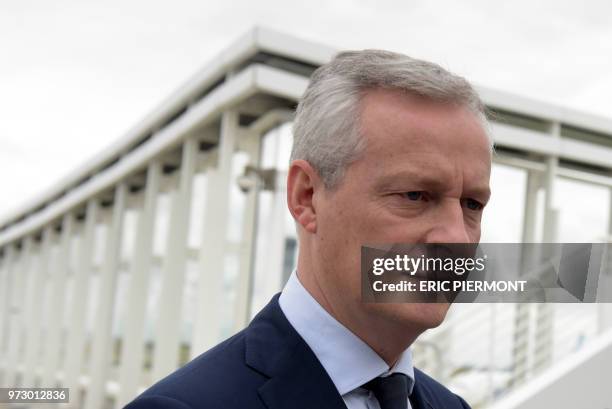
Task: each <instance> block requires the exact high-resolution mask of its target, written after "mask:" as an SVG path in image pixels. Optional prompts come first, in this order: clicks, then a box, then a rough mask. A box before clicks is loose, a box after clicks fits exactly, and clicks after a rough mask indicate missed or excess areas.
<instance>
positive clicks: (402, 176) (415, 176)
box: [377, 170, 446, 189]
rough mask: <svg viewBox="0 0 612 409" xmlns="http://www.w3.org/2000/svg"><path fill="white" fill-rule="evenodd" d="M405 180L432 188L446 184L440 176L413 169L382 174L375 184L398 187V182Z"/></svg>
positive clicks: (382, 187)
mask: <svg viewBox="0 0 612 409" xmlns="http://www.w3.org/2000/svg"><path fill="white" fill-rule="evenodd" d="M406 182H408V183H416V184H419V185H422V186H429V187H434V188H443V187H444V185H445V184H446V181H445V180H444V178H441V177H434V176H432V175H428V174H423V173H421V172H418V171H413V170H402V171H399V172H394V173H391V174H387V175H384V176H382V177H381V178H380V180H379V181H378V183H377V185H378V187H379V188H381V189H387V188H392V187H398V186H397V185H398V184H400V183H406Z"/></svg>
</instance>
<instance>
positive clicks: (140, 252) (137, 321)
mask: <svg viewBox="0 0 612 409" xmlns="http://www.w3.org/2000/svg"><path fill="white" fill-rule="evenodd" d="M160 179H161V164H160V162H159V161H157V160H156V161H154V162H152V163H151V164H149V167H148V169H147V181H146V184H145V191H144V203H143V207H142V210H141V212H140V216H139V217H138V227H137V232H136V247H135V249H134V258H133V261H132V265H131V268H132V269H131V279H130V288H129V289H128V292H129V293H128V297H127V300H128V308H127V310H126V315H127V317H126V320H125V323H126V324H125V330H124V333H123V343H122V345H123V349H122V351H121V369H120V374H119V388H120V389H119V399H117V402H116V405H115V407H117V408H122V407H123V406H125V405H126V404H127V403H128V402H129V401H131V400H132V399H133V398H134V397H135V396H136V394H137V393H138V388H139V387H140V383H141V382H142V372H143V357H144V346H145V345H144V335H145V319H146V308H147V299H148V294H149V283H150V273H151V267H152V265H153V235H154V233H155V216H156V211H157V209H156V208H157V197H158V195H159V188H160Z"/></svg>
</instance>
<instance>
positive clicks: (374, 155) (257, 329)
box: [128, 50, 492, 409]
mask: <svg viewBox="0 0 612 409" xmlns="http://www.w3.org/2000/svg"><path fill="white" fill-rule="evenodd" d="M294 136H295V141H294V146H293V151H292V157H291V165H290V169H289V173H288V178H287V202H288V206H289V210H290V212H291V214H292V215H293V217H294V219H295V221H296V227H297V231H298V239H299V256H298V263H297V270H296V271H295V272H294V273H293V275H292V276H291V278H290V279H289V281H288V283H287V285H286V286H285V288H284V290H283V292H282V293H281V294H280V296H279V295H278V294H277V295H276V296H275V297H274V298H273V299H272V301H270V303H269V304H268V305H267V306H266V307H265V308H264V309H263V310H262V311H261V312H260V313H259V314H258V315H257V316H256V317H255V318H254V319H253V321H252V322H251V323H250V325H249V326H248V327H247V328H246V329H244V330H243V331H241V332H239V333H238V334H236V335H234V336H233V337H231V338H230V339H228V340H226V341H225V342H222V343H221V344H219V345H217V346H216V347H214V348H213V349H211V350H209V351H208V352H206V353H204V354H203V355H201V356H199V357H198V358H196V359H194V360H193V361H192V362H190V363H189V364H187V365H186V366H185V367H183V368H181V369H179V370H178V371H177V372H175V373H174V374H172V375H170V376H168V377H167V378H165V379H163V380H162V381H160V382H159V383H157V384H156V385H154V386H153V387H151V388H150V389H149V390H148V391H146V392H145V393H144V394H142V395H141V396H140V397H138V398H137V399H136V400H135V401H134V402H132V403H131V404H130V405H128V408H129V409H139V408H175V409H199V408H202V409H206V408H229V409H234V408H235V409H246V408H262V409H263V408H267V409H281V408H330V409H332V408H334V409H340V408H349V409H365V408H381V409H400V408H402V409H406V408H413V409H432V408H433V409H441V408H468V407H469V406H468V405H467V403H466V402H465V401H464V400H463V399H461V398H460V397H458V396H456V395H454V394H453V393H451V392H450V391H449V390H447V389H446V388H445V387H443V386H442V385H440V384H439V383H437V382H436V381H434V380H433V379H432V378H430V377H428V376H427V375H425V374H424V373H422V372H420V371H419V370H417V369H415V368H413V366H412V357H411V353H410V350H409V347H410V345H411V344H412V343H413V342H414V341H415V340H416V339H417V337H418V336H419V335H420V334H421V333H423V332H424V331H425V330H427V329H429V328H433V327H436V326H438V325H439V324H440V323H441V322H442V321H443V319H444V317H445V314H446V312H447V310H448V307H449V305H448V304H444V303H431V304H416V303H403V304H402V303H388V304H383V303H380V304H376V303H364V302H362V301H361V277H360V251H361V246H362V245H364V244H366V243H454V242H458V243H467V242H469V243H475V242H478V241H479V239H480V220H481V215H482V211H483V208H484V206H485V205H486V203H487V201H488V199H489V195H490V193H489V174H490V168H491V148H492V144H491V140H490V137H489V136H488V134H487V132H486V119H485V116H484V112H483V106H482V103H481V101H480V99H479V97H478V95H477V94H476V92H475V91H474V89H473V88H472V87H471V86H470V85H469V83H467V82H466V81H465V80H464V79H462V78H460V77H457V76H454V75H452V74H451V73H449V72H447V71H445V70H444V69H442V68H441V67H439V66H437V65H435V64H432V63H429V62H425V61H420V60H415V59H412V58H409V57H407V56H404V55H401V54H396V53H391V52H386V51H378V50H365V51H355V52H344V53H341V54H339V55H337V56H336V57H335V58H334V59H333V60H332V61H331V62H330V63H328V64H326V65H324V66H322V67H320V68H319V69H318V70H317V71H316V72H315V73H314V75H313V77H312V79H311V81H310V84H309V86H308V88H307V90H306V92H305V94H304V96H303V98H302V100H301V101H300V104H299V106H298V108H297V113H296V119H295V124H294Z"/></svg>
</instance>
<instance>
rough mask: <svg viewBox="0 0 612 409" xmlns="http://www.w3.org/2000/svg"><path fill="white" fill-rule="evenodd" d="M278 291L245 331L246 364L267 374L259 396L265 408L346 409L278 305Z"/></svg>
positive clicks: (329, 380)
mask: <svg viewBox="0 0 612 409" xmlns="http://www.w3.org/2000/svg"><path fill="white" fill-rule="evenodd" d="M278 297H279V294H277V295H275V296H274V297H273V298H272V301H270V303H269V304H268V305H267V306H266V307H265V308H264V309H263V310H262V311H261V312H260V313H259V314H257V316H256V317H255V318H254V319H253V321H252V322H251V324H250V325H249V327H248V329H247V333H246V356H245V359H246V364H247V365H248V366H250V367H251V368H253V369H255V370H256V371H258V372H260V373H262V374H264V375H265V376H267V377H269V378H270V379H268V381H267V382H266V383H264V384H263V385H262V386H261V387H260V388H259V391H258V392H259V396H260V397H261V398H262V400H263V401H264V403H265V404H266V405H267V406H268V408H269V409H284V408H296V409H300V408H304V409H305V408H322V409H346V405H345V404H344V401H343V400H342V397H341V396H340V394H339V393H338V391H337V390H336V387H335V386H334V384H333V382H332V381H331V379H330V378H329V376H328V375H327V372H325V369H323V367H322V366H321V364H320V363H319V361H318V360H317V358H316V356H315V355H314V353H313V352H312V350H311V349H310V348H309V347H308V345H307V344H306V343H305V342H304V340H303V339H302V338H301V337H300V336H299V335H298V334H297V332H296V331H295V330H294V329H293V327H292V326H291V324H290V323H289V321H287V319H286V318H285V316H284V314H283V312H282V310H281V309H280V306H279V305H278Z"/></svg>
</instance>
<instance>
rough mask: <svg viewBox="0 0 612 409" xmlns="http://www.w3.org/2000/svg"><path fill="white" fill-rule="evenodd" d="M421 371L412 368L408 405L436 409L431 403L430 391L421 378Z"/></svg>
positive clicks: (414, 408)
mask: <svg viewBox="0 0 612 409" xmlns="http://www.w3.org/2000/svg"><path fill="white" fill-rule="evenodd" d="M420 372H421V371H419V370H418V369H416V368H415V370H414V377H415V382H414V387H413V388H412V393H411V394H410V405H411V406H412V409H437V408H436V407H434V406H433V405H432V404H431V401H432V399H431V398H430V392H429V390H428V389H427V385H425V382H423V380H422V376H421V373H420Z"/></svg>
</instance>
